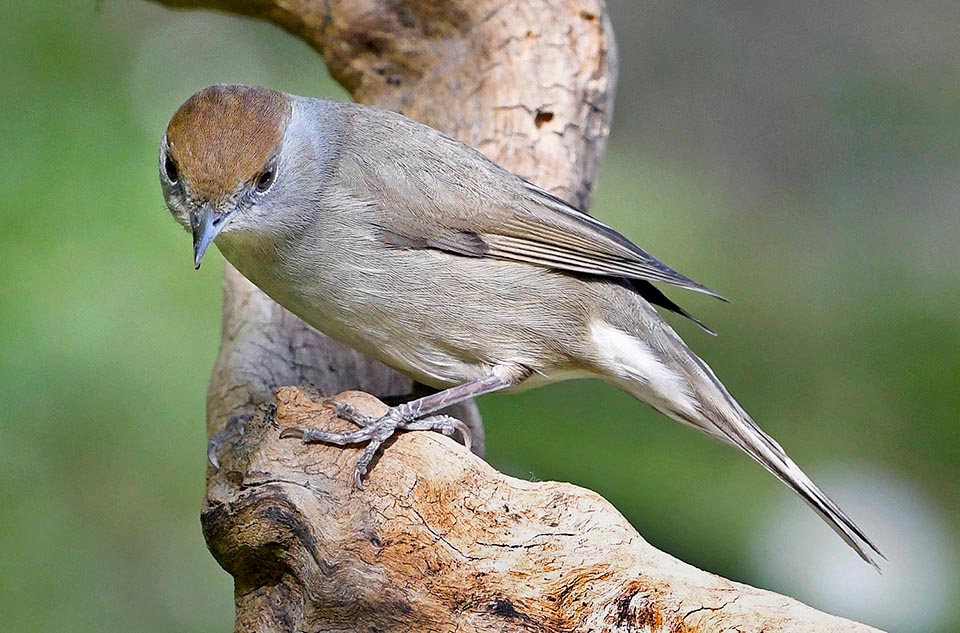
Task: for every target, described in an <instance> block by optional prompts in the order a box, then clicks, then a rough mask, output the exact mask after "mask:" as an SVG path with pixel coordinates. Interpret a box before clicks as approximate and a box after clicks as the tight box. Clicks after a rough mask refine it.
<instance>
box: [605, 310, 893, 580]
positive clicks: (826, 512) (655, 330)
mask: <svg viewBox="0 0 960 633" xmlns="http://www.w3.org/2000/svg"><path fill="white" fill-rule="evenodd" d="M649 310H650V312H648V313H647V314H646V315H644V316H646V317H647V318H646V319H644V320H645V321H646V323H645V325H646V326H647V327H645V328H644V331H643V334H642V338H641V335H640V333H639V332H638V333H637V334H627V333H626V332H623V331H622V330H619V329H614V328H612V327H611V326H609V325H607V324H601V325H595V327H594V329H593V332H592V333H593V338H594V340H595V341H596V342H597V344H598V346H599V347H600V348H601V350H603V352H604V356H606V361H607V362H605V363H604V366H605V369H606V370H607V372H612V373H614V374H616V375H617V377H618V378H619V379H620V380H619V381H617V382H618V384H620V386H621V387H623V388H624V389H626V390H627V391H628V392H630V393H631V394H633V395H634V396H635V397H637V398H639V399H640V400H643V401H644V402H646V403H647V404H650V405H651V406H653V407H654V408H655V409H657V410H658V411H660V412H661V413H664V414H665V415H667V416H669V417H671V418H673V419H675V420H678V421H680V422H683V423H685V424H688V425H690V426H693V427H694V428H696V429H698V430H700V431H703V432H705V433H707V434H708V435H710V436H712V437H715V438H717V439H719V440H721V441H723V442H726V443H729V444H732V445H734V446H736V447H737V448H739V449H740V450H742V451H743V452H744V453H746V454H747V455H749V456H750V457H752V458H753V459H754V460H756V461H757V462H759V463H760V465H761V466H763V467H764V468H766V469H767V470H768V471H770V473H771V474H773V476H774V477H776V478H777V479H779V480H780V481H782V482H783V483H785V484H786V485H787V486H789V487H790V488H791V489H792V490H793V491H794V492H796V493H797V494H798V495H800V497H801V498H802V499H803V500H804V501H805V502H806V503H807V505H809V506H810V507H811V508H813V510H814V511H815V512H816V513H817V514H819V515H820V517H821V518H822V519H823V520H824V521H826V522H827V524H828V525H829V526H830V527H832V528H833V529H834V531H835V532H836V533H837V534H839V535H840V538H842V539H843V540H844V541H845V542H846V543H847V544H848V545H849V546H850V547H851V548H853V550H854V551H855V552H857V554H859V555H860V558H862V559H863V560H864V561H866V562H867V563H869V564H870V565H872V566H873V567H874V568H875V569H876V570H877V571H880V567H879V564H878V558H882V559H884V560H886V557H885V556H884V555H883V554H882V553H881V552H880V550H879V549H877V546H876V545H874V544H873V542H872V541H871V540H870V539H869V538H868V537H867V535H866V534H865V533H864V531H863V530H862V529H860V527H859V526H858V525H857V524H856V523H854V522H853V520H852V519H851V518H850V517H849V516H847V515H846V513H844V511H843V510H841V509H840V507H839V506H838V505H837V504H836V503H834V502H833V501H832V500H831V499H830V498H829V497H828V496H827V495H825V494H824V493H823V492H822V491H821V490H820V488H818V487H817V485H816V484H814V483H813V481H811V480H810V478H809V477H807V475H806V474H805V473H804V472H803V471H802V470H801V469H800V467H799V466H797V464H796V463H795V462H794V461H793V460H792V459H790V457H789V456H788V455H787V453H786V452H785V451H784V450H783V448H782V447H781V446H780V445H779V444H778V443H777V442H776V440H774V439H773V438H772V437H770V436H769V435H767V434H766V433H765V432H764V431H763V429H761V428H760V427H759V426H758V425H757V423H756V422H754V421H753V418H751V417H750V415H749V414H747V412H746V411H744V410H743V407H741V406H740V405H739V403H737V401H736V400H734V399H733V397H732V396H731V395H730V393H729V392H728V391H727V389H726V387H724V386H723V384H722V383H721V382H720V380H719V379H718V378H717V377H716V375H715V374H714V373H713V371H712V370H711V369H710V368H709V367H708V366H707V364H706V363H705V362H704V361H703V360H701V359H700V358H699V357H698V356H697V355H696V354H694V353H693V351H692V350H690V348H688V347H687V346H686V345H685V344H684V343H683V341H682V340H680V337H679V336H677V335H676V333H675V332H674V331H673V330H672V329H671V328H670V327H669V326H668V325H667V324H665V323H663V321H661V320H660V319H659V318H657V317H656V316H655V312H653V308H649ZM651 313H653V314H652V315H651ZM651 316H653V318H652V319H651ZM647 341H649V342H650V343H652V344H648V343H647Z"/></svg>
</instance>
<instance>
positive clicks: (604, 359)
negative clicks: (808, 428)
mask: <svg viewBox="0 0 960 633" xmlns="http://www.w3.org/2000/svg"><path fill="white" fill-rule="evenodd" d="M159 177H160V183H161V188H162V190H163V195H164V200H165V202H166V205H167V207H168V209H169V211H170V212H171V214H172V215H173V217H174V219H175V220H176V221H177V222H178V223H179V224H180V225H181V226H182V227H183V228H185V229H186V230H187V231H188V232H190V233H191V234H192V237H193V263H194V266H195V267H197V268H199V267H200V264H201V262H202V259H203V257H204V254H205V253H206V251H207V249H208V248H209V246H210V245H211V244H215V245H216V246H217V248H218V249H219V250H220V252H221V253H222V254H223V256H224V257H225V258H226V260H227V261H229V262H230V263H231V264H232V265H233V266H234V267H235V268H236V269H237V270H238V271H239V272H240V273H241V274H243V275H244V276H245V277H247V278H248V279H249V280H250V281H251V282H253V283H254V284H255V285H256V286H258V287H259V288H260V289H261V290H263V291H264V292H265V293H266V294H267V295H268V296H270V297H271V298H272V299H274V300H275V301H276V302H277V303H279V304H280V305H282V306H283V307H285V308H286V309H288V310H289V311H291V312H292V313H294V314H295V315H297V316H299V317H300V318H301V319H303V320H304V321H306V322H307V323H308V324H310V325H312V326H313V327H315V328H316V329H318V330H319V331H321V332H323V333H324V334H326V335H328V336H330V337H332V338H334V339H336V340H338V341H341V342H342V343H345V344H346V345H348V346H351V347H353V348H354V349H356V350H358V351H360V352H362V353H364V354H367V355H369V356H370V357H372V358H375V359H377V360H380V361H382V362H383V363H385V364H386V365H388V366H390V367H392V368H394V369H396V370H397V371H399V372H401V373H403V374H405V375H407V376H409V377H411V378H413V379H414V380H416V381H417V382H419V383H422V384H424V385H428V386H430V387H433V388H435V389H437V390H438V391H437V392H436V393H431V394H429V395H426V396H424V397H421V398H418V399H416V400H412V401H410V402H406V403H401V404H398V405H395V406H392V407H390V408H389V409H388V411H387V413H386V414H385V415H384V416H382V417H380V418H376V419H374V418H370V417H366V416H363V415H361V414H359V413H358V412H357V411H355V410H353V409H352V408H351V407H350V406H349V405H347V404H345V403H338V402H335V403H334V404H333V406H334V408H335V411H336V414H337V415H338V416H339V417H342V418H344V419H347V420H350V421H351V422H353V423H355V424H356V425H357V429H356V430H354V431H350V432H346V433H334V432H328V431H323V430H320V429H315V428H303V427H294V428H291V429H287V430H285V431H284V432H283V435H282V436H283V437H294V438H299V439H300V440H302V441H303V442H307V443H312V442H322V443H331V444H337V445H342V446H345V445H357V444H365V448H364V451H363V452H362V454H361V456H360V458H359V459H358V461H357V464H356V467H355V469H354V475H353V476H354V482H355V484H356V486H357V487H358V488H362V487H363V478H364V476H365V475H366V474H367V471H368V469H369V467H370V463H371V461H372V460H373V458H374V456H375V454H376V453H377V451H378V450H379V449H380V447H381V446H382V444H383V442H384V441H386V440H387V439H389V438H390V437H391V436H392V435H393V434H394V433H396V432H397V431H399V430H433V431H440V432H443V433H446V434H448V435H452V434H454V433H460V435H462V436H464V439H465V440H467V441H468V440H469V438H468V434H467V431H466V428H465V425H463V424H462V423H461V422H460V421H458V420H455V419H453V418H450V417H449V416H446V415H442V414H440V413H439V412H440V411H441V410H442V409H443V408H444V407H447V406H449V405H452V404H455V403H457V402H461V401H464V400H467V399H470V398H474V397H477V396H480V395H483V394H487V393H492V392H495V391H519V390H522V389H528V388H533V387H537V386H540V385H544V384H548V383H554V382H558V381H563V380H569V379H576V378H588V377H593V378H600V379H602V380H604V381H606V382H608V383H611V384H613V385H615V386H616V387H619V388H620V389H622V390H624V391H626V392H627V393H629V394H630V395H632V396H634V397H635V398H636V399H638V400H640V401H641V402H643V403H645V404H647V405H649V406H650V407H652V408H653V409H655V410H656V411H658V412H660V413H662V414H663V415H665V416H667V417H668V418H671V419H673V420H675V421H678V422H680V423H682V424H685V425H687V426H690V427H693V428H694V429H697V430H699V431H701V432H703V433H706V434H707V435H709V436H711V437H713V438H715V439H717V440H720V441H721V442H724V443H726V444H729V445H732V446H734V447H736V448H738V449H740V450H741V451H742V452H744V453H746V454H747V455H748V456H750V457H751V458H753V459H754V460H755V461H757V462H758V463H759V464H760V465H762V466H763V467H764V468H765V469H766V470H768V471H769V472H770V473H772V474H773V476H774V477H776V478H777V479H779V480H780V481H781V482H783V483H784V484H786V485H787V486H788V487H789V488H791V489H792V490H793V491H794V492H796V493H797V494H798V495H799V496H800V497H801V498H802V499H803V500H804V501H805V502H806V503H807V504H808V505H809V506H810V507H811V508H812V509H813V510H814V511H815V512H816V513H817V514H818V515H819V516H820V517H821V518H822V519H823V520H824V521H825V522H826V523H827V524H828V525H829V526H830V527H832V528H833V530H834V531H836V533H837V534H838V535H839V536H840V537H841V538H842V539H843V540H844V541H845V542H846V543H847V544H848V545H849V546H850V547H851V548H852V549H853V550H854V551H855V552H856V553H857V554H858V555H859V556H860V557H861V558H862V559H863V560H864V561H866V562H867V563H869V564H871V565H873V566H874V567H875V568H876V569H877V570H878V571H879V569H880V568H879V564H878V559H879V558H884V557H883V554H882V553H881V552H880V550H879V549H878V548H877V546H876V545H874V543H873V542H872V541H871V540H870V539H869V538H868V537H867V535H866V534H865V533H864V531H863V530H862V529H861V528H860V527H859V526H858V525H857V524H856V523H855V522H854V521H853V520H852V519H851V518H850V517H849V516H848V515H847V514H846V513H844V511H843V510H841V509H840V507H839V506H838V505H837V504H836V503H834V502H833V501H832V500H831V499H830V498H829V497H828V496H827V495H826V494H824V493H823V492H822V491H821V490H820V488H818V487H817V485H816V484H814V482H813V481H812V480H811V479H810V478H809V477H808V476H807V475H806V474H805V473H804V472H803V470H801V468H800V467H799V466H798V465H797V464H796V463H795V462H794V461H793V460H792V459H791V458H790V457H789V456H788V455H787V453H786V452H785V451H784V449H783V448H782V447H781V446H780V444H778V443H777V442H776V441H775V440H774V439H773V438H772V437H770V436H769V435H768V434H767V433H766V432H764V431H763V430H762V429H761V428H760V427H759V426H758V425H757V423H756V422H755V421H754V420H753V418H751V417H750V415H749V414H748V413H747V412H746V411H745V410H744V408H743V407H741V406H740V404H739V403H738V402H737V401H736V400H735V399H734V398H733V396H731V395H730V393H729V392H728V390H727V389H726V387H724V385H723V384H722V383H721V382H720V380H719V379H718V378H717V376H716V375H715V374H714V372H713V370H711V369H710V367H709V366H708V365H707V364H706V362H704V361H703V360H702V359H700V357H698V356H697V355H696V353H694V352H693V351H692V350H691V349H690V348H689V347H688V346H687V345H686V344H685V343H684V342H683V340H682V339H681V338H680V337H679V336H678V335H677V333H676V332H675V331H674V329H673V328H672V327H670V325H668V324H667V323H666V322H665V321H664V320H663V319H662V318H661V316H660V314H659V313H658V311H657V309H656V308H655V306H659V307H661V308H664V309H666V310H669V311H672V312H675V313H678V314H680V315H682V316H683V317H686V318H688V319H691V320H692V321H694V322H695V323H696V324H697V325H699V326H700V327H703V328H704V329H706V330H707V331H710V330H709V328H706V326H704V325H703V324H702V323H701V322H700V321H699V320H697V319H696V318H695V317H694V316H693V315H691V314H690V313H689V312H687V311H686V310H684V309H683V308H682V307H680V306H679V305H678V304H676V303H674V302H673V301H672V300H671V299H669V298H668V297H667V296H666V295H665V294H664V293H663V292H662V291H661V290H660V289H659V288H658V287H657V286H655V285H654V284H661V285H667V286H673V287H676V288H680V289H684V290H690V291H694V292H698V293H702V294H705V295H709V296H713V297H717V298H721V299H722V297H720V295H718V294H717V293H715V292H714V291H712V290H710V289H709V288H707V287H706V286H704V285H702V284H700V283H698V282H696V281H693V280H692V279H690V278H688V277H686V276H685V275H683V274H681V273H679V272H677V271H675V270H674V269H672V268H671V267H669V266H667V265H666V264H664V263H662V262H661V261H660V260H658V259H657V258H655V257H653V256H652V255H650V254H649V253H647V252H646V251H644V250H643V249H641V248H640V247H638V246H637V245H635V244H634V243H632V242H631V241H630V240H629V239H627V238H626V237H624V236H623V235H622V234H620V233H618V232H617V231H615V230H614V229H612V228H610V227H608V226H607V225H605V224H603V223H601V222H600V221H598V220H596V219H594V218H593V217H591V216H590V215H587V214H586V213H584V212H583V211H581V210H579V209H577V208H575V207H573V206H571V205H570V204H569V203H567V202H566V201H564V200H562V199H560V198H559V197H557V196H555V195H553V194H551V193H550V192H548V191H546V190H544V189H542V188H540V187H538V186H536V185H535V184H532V183H531V182H529V181H527V180H525V179H523V178H521V177H519V176H517V175H515V174H513V173H511V172H510V171H507V170H505V169H503V168H501V167H500V166H498V165H496V164H495V163H494V162H492V161H491V160H489V159H488V158H486V157H485V156H484V155H483V154H481V153H480V152H478V151H477V150H475V149H473V148H471V147H469V146H467V145H465V144H463V143H461V142H459V141H457V140H456V139H453V138H451V137H449V136H447V135H445V134H443V133H442V132H440V131H438V130H435V129H433V128H431V127H429V126H427V125H425V124H422V123H419V122H416V121H413V120H411V119H409V118H407V117H405V116H403V115H401V114H398V113H394V112H390V111H386V110H382V109H379V108H375V107H371V106H366V105H362V104H357V103H351V102H344V101H337V100H328V99H319V98H310V97H302V96H295V95H290V94H286V93H283V92H279V91H275V90H270V89H266V88H260V87H251V86H241V85H216V86H210V87H207V88H204V89H202V90H200V91H199V92H197V93H196V94H194V95H192V96H191V97H190V98H188V99H187V100H186V101H185V102H184V103H183V104H182V105H181V106H180V107H179V108H178V109H177V111H176V112H175V113H174V115H173V116H172V118H171V119H170V122H169V124H168V125H167V128H166V131H165V133H164V135H163V138H162V140H161V143H160V156H159Z"/></svg>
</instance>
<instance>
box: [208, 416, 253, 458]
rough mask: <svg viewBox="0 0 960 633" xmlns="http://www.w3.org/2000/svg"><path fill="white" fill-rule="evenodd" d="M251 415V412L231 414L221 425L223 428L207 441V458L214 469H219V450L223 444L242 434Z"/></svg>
mask: <svg viewBox="0 0 960 633" xmlns="http://www.w3.org/2000/svg"><path fill="white" fill-rule="evenodd" d="M252 417H253V414H252V413H241V414H238V415H231V416H230V419H228V420H227V423H226V424H224V425H223V430H222V431H220V432H219V433H216V434H215V435H214V436H213V437H211V438H210V441H209V442H207V460H208V461H209V462H210V465H211V466H213V468H214V470H219V469H220V450H221V449H222V448H223V445H224V444H226V443H227V442H228V441H230V440H231V439H233V438H235V437H239V436H241V435H243V432H244V431H245V430H246V428H247V422H249V421H250V419H251V418H252Z"/></svg>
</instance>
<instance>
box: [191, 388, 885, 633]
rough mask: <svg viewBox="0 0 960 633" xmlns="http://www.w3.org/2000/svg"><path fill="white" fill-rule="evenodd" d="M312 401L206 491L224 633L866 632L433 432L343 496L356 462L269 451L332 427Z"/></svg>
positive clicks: (330, 451) (410, 441)
mask: <svg viewBox="0 0 960 633" xmlns="http://www.w3.org/2000/svg"><path fill="white" fill-rule="evenodd" d="M315 397H316V396H315V395H314V397H313V398H312V397H311V396H310V395H308V394H307V393H305V392H304V391H303V390H301V389H299V388H296V387H284V388H282V389H280V390H279V391H278V393H277V397H276V407H275V409H270V410H265V411H263V412H261V414H259V415H258V416H257V417H255V418H254V420H252V421H251V423H250V424H249V425H248V428H247V433H246V434H245V436H244V438H243V440H242V441H241V442H239V443H238V445H237V446H236V447H235V448H234V450H232V451H230V452H229V453H228V454H227V455H226V457H225V459H224V460H223V463H222V466H221V469H220V471H219V472H218V473H216V474H214V475H213V476H212V478H211V479H210V486H209V489H208V498H207V503H206V504H205V507H204V510H203V515H202V522H203V527H204V533H205V536H206V538H207V543H208V545H209V546H210V549H211V551H212V552H213V554H214V556H216V558H217V560H218V561H219V563H220V564H221V565H222V566H223V568H224V569H226V570H227V571H228V572H230V573H231V574H233V576H234V577H235V579H236V604H237V631H243V632H248V631H344V630H347V631H381V632H383V633H387V632H393V631H395V632H397V633H400V632H404V633H406V632H408V631H424V632H434V631H436V632H438V633H440V632H449V631H463V632H467V631H490V632H493V631H497V632H511V631H650V632H651V633H653V632H660V631H663V632H666V631H670V632H684V631H689V632H692V631H739V632H741V633H747V632H751V631H756V632H760V631H767V632H770V631H781V632H785V633H786V632H792V631H796V632H800V631H803V632H810V631H817V632H819V633H840V632H841V631H842V632H849V633H853V632H860V633H865V632H867V631H876V629H872V628H870V627H867V626H864V625H860V624H856V623H854V622H850V621H849V620H844V619H841V618H836V617H833V616H829V615H825V614H823V613H820V612H818V611H815V610H814V609H811V608H810V607H807V606H805V605H802V604H800V603H799V602H796V601H795V600H792V599H790V598H785V597H783V596H779V595H777V594H774V593H770V592H767V591H761V590H758V589H754V588H752V587H748V586H746V585H742V584H738V583H735V582H731V581H729V580H724V579H723V578H720V577H719V576H714V575H712V574H709V573H706V572H703V571H700V570H698V569H696V568H694V567H691V566H690V565H687V564H685V563H682V562H680V561H678V560H676V559H675V558H673V557H671V556H669V555H668V554H664V553H663V552H660V551H658V550H656V549H655V548H653V547H651V546H650V545H649V544H648V543H647V542H646V541H644V540H643V539H642V538H641V537H640V536H639V535H638V534H637V533H636V531H635V530H634V529H633V528H632V527H631V526H630V524H629V523H627V521H626V520H625V519H624V518H623V517H622V516H621V515H620V514H619V513H618V512H617V511H616V509H614V508H613V507H612V506H611V505H610V504H609V503H607V502H606V501H605V500H603V499H602V498H601V497H600V496H598V495H597V494H595V493H593V492H590V491H588V490H584V489H582V488H578V487H576V486H573V485H570V484H562V483H554V482H537V483H534V482H529V481H522V480H519V479H514V478H512V477H507V476H505V475H502V474H500V473H498V472H497V471H495V470H493V469H492V468H491V467H490V466H488V465H487V464H486V463H484V462H483V461H482V460H480V459H479V458H478V457H476V456H474V455H471V454H470V453H468V452H467V451H466V449H464V448H463V447H462V446H459V445H458V444H456V443H455V442H454V441H453V440H450V439H449V438H446V437H444V436H442V435H439V434H436V433H423V432H420V433H406V434H402V435H400V436H399V437H398V438H397V439H396V440H395V441H394V442H393V443H392V444H391V445H390V446H389V447H388V449H387V451H386V453H385V454H383V455H382V456H381V458H380V459H379V460H378V462H377V463H376V465H375V467H374V469H373V471H372V472H371V473H370V475H369V478H368V479H367V483H366V486H367V487H366V490H364V491H358V490H355V489H353V488H352V483H351V481H352V469H353V463H354V460H356V458H357V457H358V456H359V453H360V449H340V448H337V447H331V446H319V445H311V446H304V445H302V444H300V443H299V442H295V441H290V440H280V439H278V438H279V431H280V430H281V429H283V428H286V427H288V426H300V425H305V424H306V425H318V426H320V427H321V428H325V429H336V430H343V429H345V428H347V427H346V426H344V425H345V424H346V423H344V422H342V421H340V420H337V419H336V418H335V417H333V415H332V413H331V412H330V411H329V410H328V409H327V408H325V407H323V406H322V405H321V404H319V403H318V402H317V400H316V399H315ZM337 398H338V400H342V401H345V402H349V403H350V404H352V405H354V406H355V407H357V408H358V409H359V410H361V411H362V412H363V413H366V414H367V415H378V414H382V413H383V412H384V411H385V410H386V405H384V404H382V403H380V402H379V401H377V400H376V399H374V398H373V397H372V396H369V395H367V394H364V393H361V392H347V393H344V394H341V395H339V396H337Z"/></svg>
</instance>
